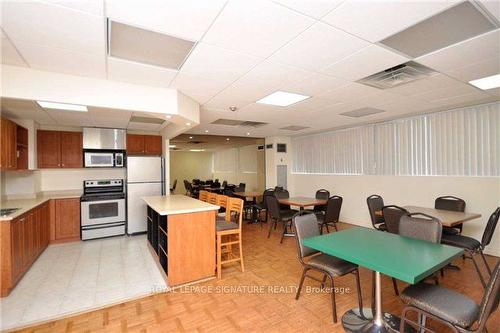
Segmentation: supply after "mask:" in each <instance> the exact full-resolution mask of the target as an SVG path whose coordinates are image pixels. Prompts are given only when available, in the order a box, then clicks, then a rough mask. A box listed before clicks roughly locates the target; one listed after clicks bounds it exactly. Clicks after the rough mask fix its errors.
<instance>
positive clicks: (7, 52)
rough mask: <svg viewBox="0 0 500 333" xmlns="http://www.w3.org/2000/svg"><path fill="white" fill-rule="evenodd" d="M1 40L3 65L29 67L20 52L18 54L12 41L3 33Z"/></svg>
mask: <svg viewBox="0 0 500 333" xmlns="http://www.w3.org/2000/svg"><path fill="white" fill-rule="evenodd" d="M1 38H2V39H1V40H0V46H1V52H2V64H6V65H13V66H22V67H27V66H28V64H26V62H25V61H24V59H23V58H22V57H21V55H20V54H19V52H17V50H16V48H15V47H14V45H13V44H12V43H11V42H10V40H9V39H8V38H7V37H6V36H5V34H4V33H3V32H2V37H1Z"/></svg>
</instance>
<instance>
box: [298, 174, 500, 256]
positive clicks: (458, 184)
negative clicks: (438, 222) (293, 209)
mask: <svg viewBox="0 0 500 333" xmlns="http://www.w3.org/2000/svg"><path fill="white" fill-rule="evenodd" d="M291 180H292V186H291V193H292V195H305V196H314V193H315V192H316V190H318V189H320V188H325V189H327V190H329V191H330V193H331V194H332V195H333V194H336V195H340V196H342V197H343V199H344V201H343V204H342V211H341V216H340V219H341V220H342V221H344V222H348V223H352V224H356V225H361V226H366V227H370V226H371V222H370V216H369V213H368V208H367V205H366V198H367V197H368V196H369V195H371V194H379V195H381V196H382V197H383V198H384V201H385V204H386V205H387V204H396V205H399V206H404V205H415V206H422V207H433V206H434V199H435V198H436V197H439V196H442V195H454V196H458V197H460V198H463V199H464V200H465V201H466V203H467V206H466V210H467V211H470V212H474V213H480V214H481V215H482V217H481V218H480V219H477V220H474V221H469V222H466V223H464V229H463V233H464V234H465V235H467V236H471V237H474V238H476V239H478V240H481V237H482V234H483V230H484V227H485V225H486V222H487V221H488V218H489V216H490V215H491V213H492V212H493V211H494V209H495V208H496V207H498V206H499V205H500V178H498V177H497V178H495V177H440V176H439V177H438V176H344V175H302V174H292V179H291ZM497 229H500V228H497ZM486 252H487V253H489V254H493V255H496V256H500V230H497V231H496V233H495V235H494V236H493V240H492V242H491V244H490V246H488V248H487V249H486Z"/></svg>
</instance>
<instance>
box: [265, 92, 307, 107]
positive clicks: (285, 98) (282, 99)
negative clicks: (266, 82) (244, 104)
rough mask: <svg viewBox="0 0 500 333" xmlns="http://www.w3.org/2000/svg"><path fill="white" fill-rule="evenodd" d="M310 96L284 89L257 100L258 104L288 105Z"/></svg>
mask: <svg viewBox="0 0 500 333" xmlns="http://www.w3.org/2000/svg"><path fill="white" fill-rule="evenodd" d="M310 97H311V96H305V95H300V94H294V93H289V92H286V91H276V92H274V93H272V94H271V95H267V96H266V97H264V98H261V99H259V100H258V101H257V103H259V104H269V105H276V106H289V105H292V104H295V103H298V102H300V101H303V100H305V99H308V98H310Z"/></svg>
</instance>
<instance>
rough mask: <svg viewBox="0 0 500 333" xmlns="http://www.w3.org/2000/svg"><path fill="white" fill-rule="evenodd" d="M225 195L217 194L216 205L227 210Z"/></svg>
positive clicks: (226, 197)
mask: <svg viewBox="0 0 500 333" xmlns="http://www.w3.org/2000/svg"><path fill="white" fill-rule="evenodd" d="M227 200H228V196H227V195H222V194H217V200H216V205H217V206H219V207H222V208H227Z"/></svg>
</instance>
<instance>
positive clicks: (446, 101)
mask: <svg viewBox="0 0 500 333" xmlns="http://www.w3.org/2000/svg"><path fill="white" fill-rule="evenodd" d="M492 99H493V97H492V96H490V95H488V94H487V93H484V92H479V91H474V92H470V93H466V94H457V95H455V96H451V97H446V98H441V99H437V100H434V101H432V102H431V104H432V105H433V106H435V107H443V106H445V107H449V108H450V109H451V108H455V107H458V106H459V105H463V104H469V105H470V104H482V103H484V102H485V101H489V100H492Z"/></svg>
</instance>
